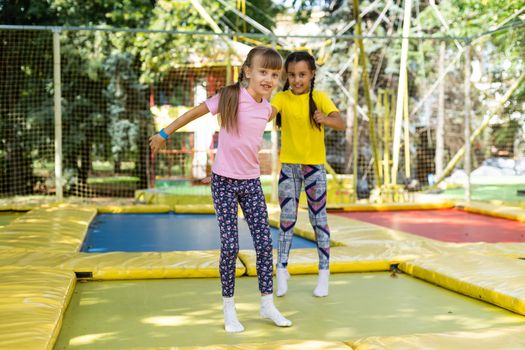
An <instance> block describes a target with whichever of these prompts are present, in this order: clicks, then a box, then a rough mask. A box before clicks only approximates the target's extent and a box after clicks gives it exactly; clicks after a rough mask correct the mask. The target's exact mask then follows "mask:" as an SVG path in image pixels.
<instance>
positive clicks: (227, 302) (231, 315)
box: [223, 297, 244, 333]
mask: <svg viewBox="0 0 525 350" xmlns="http://www.w3.org/2000/svg"><path fill="white" fill-rule="evenodd" d="M223 310H224V329H225V330H226V332H228V333H238V332H243V331H244V327H243V325H242V324H241V323H240V322H239V319H238V318H237V311H236V310H235V302H234V300H233V297H231V298H223Z"/></svg>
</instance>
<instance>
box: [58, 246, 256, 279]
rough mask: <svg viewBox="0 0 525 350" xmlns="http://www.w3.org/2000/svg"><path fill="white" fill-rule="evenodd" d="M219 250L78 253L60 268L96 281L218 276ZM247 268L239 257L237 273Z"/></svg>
mask: <svg viewBox="0 0 525 350" xmlns="http://www.w3.org/2000/svg"><path fill="white" fill-rule="evenodd" d="M219 256H220V252H219V251H218V250H206V251H176V252H140V253H128V252H126V253H123V252H112V253H79V254H77V255H75V256H73V257H72V258H71V259H70V260H68V261H66V262H64V264H63V265H61V266H60V267H61V268H64V269H70V270H72V271H75V272H90V273H92V276H93V279H96V280H123V279H147V278H197V277H219V276H220V275H219ZM245 272H246V269H245V267H244V265H243V264H242V262H241V261H239V260H237V267H236V270H235V275H236V276H241V275H243V274H244V273H245Z"/></svg>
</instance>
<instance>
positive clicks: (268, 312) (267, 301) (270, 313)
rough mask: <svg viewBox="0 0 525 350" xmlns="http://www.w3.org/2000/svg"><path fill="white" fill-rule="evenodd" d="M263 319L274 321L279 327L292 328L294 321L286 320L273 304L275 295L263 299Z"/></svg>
mask: <svg viewBox="0 0 525 350" xmlns="http://www.w3.org/2000/svg"><path fill="white" fill-rule="evenodd" d="M261 317H262V318H267V319H269V320H272V321H273V323H275V325H276V326H279V327H290V326H291V325H292V321H290V320H288V319H286V318H284V316H283V315H282V314H281V313H280V312H279V310H277V308H276V307H275V305H274V304H273V294H268V295H263V296H262V297H261Z"/></svg>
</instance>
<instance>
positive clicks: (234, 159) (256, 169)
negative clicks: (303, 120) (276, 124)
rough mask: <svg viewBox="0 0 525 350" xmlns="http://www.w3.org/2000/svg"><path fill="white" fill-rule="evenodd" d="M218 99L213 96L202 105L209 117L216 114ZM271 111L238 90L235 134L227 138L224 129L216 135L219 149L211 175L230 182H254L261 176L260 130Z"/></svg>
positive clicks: (270, 108) (262, 103) (266, 121)
mask: <svg viewBox="0 0 525 350" xmlns="http://www.w3.org/2000/svg"><path fill="white" fill-rule="evenodd" d="M219 98H220V95H219V94H216V95H215V96H213V97H210V98H209V99H207V100H206V101H205V103H206V106H207V107H208V110H209V111H210V113H211V114H217V112H218V108H219ZM271 112H272V107H271V105H270V103H269V102H268V101H267V100H265V99H264V98H263V99H262V101H261V102H257V101H255V100H254V98H253V97H252V96H251V95H250V94H249V93H248V91H246V89H245V88H241V92H240V94H239V109H238V115H237V121H238V126H239V134H238V135H235V134H230V133H229V132H227V131H226V129H225V128H224V127H221V130H220V131H219V147H218V149H217V155H216V158H215V162H214V163H213V166H212V171H213V172H214V173H215V174H217V175H221V176H225V177H229V178H232V179H239V180H246V179H256V178H258V177H259V176H261V169H260V166H259V150H260V148H261V142H262V136H263V133H264V128H265V127H266V124H267V123H268V119H269V117H270V115H271Z"/></svg>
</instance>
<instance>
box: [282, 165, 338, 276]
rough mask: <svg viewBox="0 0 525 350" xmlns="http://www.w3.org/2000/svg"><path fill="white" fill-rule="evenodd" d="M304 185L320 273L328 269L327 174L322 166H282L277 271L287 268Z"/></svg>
mask: <svg viewBox="0 0 525 350" xmlns="http://www.w3.org/2000/svg"><path fill="white" fill-rule="evenodd" d="M303 182H304V191H305V192H306V198H307V201H308V214H309V217H310V223H311V224H312V227H313V229H314V231H315V238H316V241H317V253H318V255H319V270H327V269H328V268H329V265H330V230H329V228H328V221H327V216H326V171H325V168H324V165H304V164H282V169H281V175H280V177H279V204H280V206H281V220H280V227H279V255H278V259H277V267H279V268H284V267H286V266H287V265H288V255H289V253H290V248H291V246H292V238H293V228H294V226H295V223H296V222H297V207H298V204H299V195H300V194H301V187H302V185H303Z"/></svg>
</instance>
